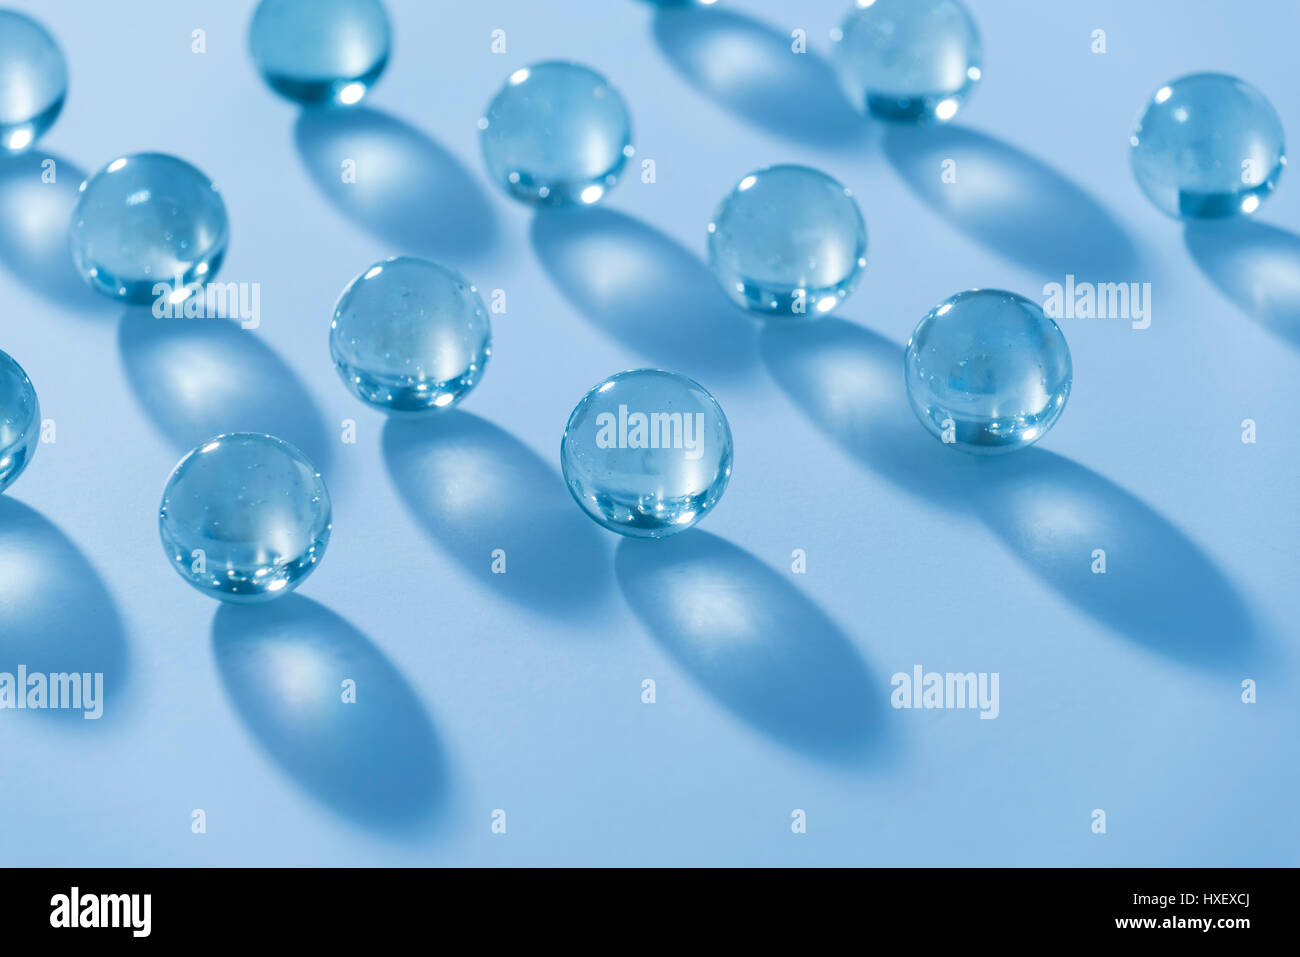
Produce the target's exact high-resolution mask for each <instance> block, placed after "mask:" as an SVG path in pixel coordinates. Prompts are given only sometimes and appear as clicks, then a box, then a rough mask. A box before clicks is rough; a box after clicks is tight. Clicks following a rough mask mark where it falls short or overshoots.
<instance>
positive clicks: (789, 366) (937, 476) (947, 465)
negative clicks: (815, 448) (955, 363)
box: [758, 316, 977, 509]
mask: <svg viewBox="0 0 1300 957" xmlns="http://www.w3.org/2000/svg"><path fill="white" fill-rule="evenodd" d="M758 341H759V355H760V356H761V357H762V359H763V364H764V365H765V366H766V367H767V371H768V373H769V374H770V375H771V376H772V378H773V380H774V381H775V382H776V384H777V385H778V386H779V387H780V388H781V390H782V391H783V392H785V393H786V395H787V396H789V398H790V400H791V401H792V402H793V403H794V405H795V407H796V408H798V409H799V410H800V411H801V412H803V413H804V415H806V416H807V417H808V419H809V420H810V421H811V422H812V423H813V424H814V425H815V426H816V427H817V428H819V429H821V430H822V432H824V433H825V434H826V435H827V436H828V437H829V438H831V439H832V440H833V441H835V442H837V443H838V444H839V445H840V446H841V447H842V448H843V449H844V450H845V451H846V452H848V453H849V454H850V455H852V456H853V457H854V458H856V459H858V460H859V461H860V462H861V463H862V464H864V465H866V466H867V467H868V468H870V469H871V470H872V471H873V472H875V473H877V474H878V475H880V476H881V477H883V478H885V479H888V480H889V481H891V482H893V483H894V484H895V485H897V486H898V487H899V488H901V489H904V490H906V491H908V492H911V493H912V494H914V495H918V496H920V497H922V498H924V499H925V500H926V501H928V502H929V503H930V504H933V505H938V506H941V507H944V508H950V509H962V508H966V507H968V506H969V504H970V492H969V489H968V488H967V482H968V481H969V477H970V474H971V473H972V471H973V470H974V469H975V468H976V467H977V462H976V460H975V459H974V457H973V456H967V455H954V454H953V452H952V450H951V449H945V448H943V447H942V446H941V445H939V444H938V443H937V442H935V440H934V438H933V437H932V436H931V435H930V434H929V433H928V432H926V431H925V429H924V427H923V426H922V425H921V424H920V423H919V422H918V421H917V419H916V414H915V413H914V412H913V411H912V407H911V405H910V404H909V403H908V401H907V387H906V384H905V381H904V375H903V350H902V348H900V347H899V346H898V345H896V344H895V343H893V342H892V341H890V340H889V339H886V338H885V337H884V336H881V335H879V334H878V333H875V332H872V331H871V330H869V329H866V328H864V327H862V326H859V325H857V324H855V323H852V322H849V321H847V320H844V319H839V318H836V317H834V316H828V317H825V318H822V319H817V320H816V321H813V322H801V323H783V324H778V323H769V324H768V325H767V326H765V327H764V328H763V331H762V332H761V333H760V334H759V340H758Z"/></svg>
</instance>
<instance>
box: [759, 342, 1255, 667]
mask: <svg viewBox="0 0 1300 957" xmlns="http://www.w3.org/2000/svg"><path fill="white" fill-rule="evenodd" d="M759 351H760V354H761V355H762V357H763V361H764V362H765V364H766V365H767V368H768V370H769V372H770V373H771V374H772V377H773V378H774V379H775V380H776V382H777V383H778V384H779V385H780V386H781V388H782V389H783V390H784V391H785V392H786V393H787V395H789V397H790V399H791V400H792V401H793V402H794V403H795V405H796V406H797V407H798V408H799V409H801V410H802V411H803V412H804V413H805V414H806V415H807V416H808V417H809V418H810V419H811V420H812V422H813V423H814V424H815V425H816V426H818V427H819V428H821V429H822V430H823V431H824V432H825V433H826V434H827V435H828V436H829V437H831V438H832V439H833V440H835V441H836V442H838V443H839V444H840V445H841V446H842V447H843V448H844V449H845V451H847V452H849V453H850V454H851V455H853V456H854V457H855V458H856V459H858V460H859V461H860V462H861V463H862V464H863V465H865V466H866V467H868V468H869V469H871V470H872V471H873V472H875V473H876V474H878V475H880V476H882V477H884V478H886V479H888V480H889V481H891V482H893V483H895V484H896V485H898V486H899V487H900V488H903V489H907V490H909V491H911V492H913V493H916V494H918V495H920V496H922V497H923V498H924V499H925V500H926V501H927V502H928V503H930V504H932V505H936V506H941V507H944V508H948V509H952V510H954V511H957V512H958V513H959V514H961V515H963V516H965V517H969V518H973V519H977V520H979V521H981V522H984V523H985V524H987V525H988V526H989V528H990V530H991V531H992V532H993V533H994V534H995V535H996V536H997V537H998V538H999V539H1000V540H1001V541H1002V542H1003V543H1004V544H1005V545H1006V546H1007V547H1008V548H1009V549H1010V550H1011V552H1012V553H1013V554H1014V555H1016V556H1017V557H1018V558H1019V559H1020V560H1021V561H1022V562H1023V563H1024V566H1025V567H1026V569H1028V570H1029V571H1030V572H1032V573H1033V574H1034V575H1035V576H1036V577H1037V578H1039V579H1041V580H1042V581H1043V582H1044V583H1045V584H1047V585H1049V586H1051V587H1052V588H1053V589H1055V590H1056V591H1057V592H1058V593H1059V594H1061V595H1062V596H1063V597H1064V598H1066V599H1067V600H1068V601H1070V602H1071V603H1072V604H1074V605H1075V606H1076V607H1078V608H1079V609H1080V610H1081V611H1083V612H1085V613H1087V614H1088V615H1090V616H1091V617H1092V618H1094V619H1095V620H1097V621H1098V622H1100V623H1101V624H1103V625H1105V626H1106V627H1108V628H1110V629H1112V630H1114V631H1116V632H1118V633H1119V634H1121V635H1124V636H1126V637H1128V638H1129V639H1131V640H1134V641H1136V642H1138V643H1140V644H1143V645H1145V646H1147V647H1150V648H1152V649H1154V650H1156V651H1158V652H1160V653H1162V654H1165V655H1168V656H1169V657H1171V658H1175V659H1179V660H1183V661H1187V662H1189V663H1192V664H1197V665H1201V666H1206V667H1215V666H1219V665H1226V664H1229V663H1231V662H1234V661H1237V660H1241V659H1243V658H1244V657H1245V656H1246V655H1247V653H1248V652H1249V651H1250V650H1251V647H1252V645H1253V643H1254V632H1255V626H1254V625H1253V624H1252V621H1251V616H1250V614H1249V610H1248V608H1247V607H1246V605H1245V603H1244V602H1243V601H1242V599H1241V597H1240V596H1239V595H1238V594H1237V592H1236V590H1235V589H1234V588H1233V586H1232V585H1231V583H1230V582H1229V581H1228V579H1227V578H1226V577H1225V576H1224V574H1223V573H1222V572H1221V571H1220V570H1219V568H1218V567H1217V565H1216V564H1215V563H1214V561H1213V560H1212V559H1211V558H1210V557H1209V556H1207V555H1206V554H1205V553H1204V552H1203V551H1202V550H1201V549H1200V548H1199V547H1198V546H1197V545H1196V544H1195V543H1194V542H1193V541H1192V540H1191V539H1189V538H1188V537H1187V536H1186V535H1184V534H1183V533H1182V532H1181V531H1179V530H1178V529H1177V528H1176V527H1174V526H1173V525H1172V524H1171V523H1170V522H1169V520H1168V519H1166V518H1164V517H1163V516H1162V515H1160V514H1159V513H1158V512H1156V511H1155V510H1154V509H1152V508H1150V507H1149V506H1147V505H1146V504H1145V503H1143V502H1142V501H1140V500H1139V499H1138V498H1136V497H1135V496H1133V495H1132V494H1131V493H1129V492H1127V491H1125V490H1124V489H1122V488H1120V487H1119V486H1117V485H1115V484H1114V483H1113V482H1111V481H1109V480H1108V479H1105V478H1103V477H1102V476H1100V475H1098V474H1096V473H1095V472H1092V471H1090V470H1089V469H1087V468H1085V467H1083V466H1081V465H1079V464H1077V463H1075V462H1072V461H1070V460H1069V459H1066V458H1063V457H1062V456H1059V455H1056V454H1054V453H1052V452H1049V451H1047V450H1046V449H1042V448H1030V449H1026V450H1024V451H1021V452H1016V453H1015V454H1013V455H1006V456H997V457H984V456H973V455H965V454H962V453H961V452H958V451H956V450H954V449H947V448H944V447H943V445H942V444H941V443H939V442H938V441H936V440H935V439H934V437H933V436H931V435H930V434H929V433H928V432H926V431H925V429H924V427H923V426H922V425H921V424H920V423H919V422H918V421H917V419H916V415H915V414H914V413H913V412H912V409H911V406H910V405H909V404H908V401H907V398H906V386H905V383H904V376H903V350H902V348H901V347H899V346H897V345H895V344H894V343H892V342H890V341H889V340H888V339H885V338H884V337H883V336H879V335H877V334H876V333H874V332H871V331H869V330H867V329H864V328H862V327H861V326H857V325H855V324H853V323H851V322H846V321H844V320H842V319H836V318H833V317H831V318H826V319H820V320H818V321H817V322H810V323H803V324H797V325H787V326H780V327H778V326H769V327H767V328H765V329H764V330H763V333H762V334H761V336H760V337H759ZM1096 548H1101V549H1104V550H1105V551H1106V554H1107V563H1108V571H1107V574H1105V575H1094V574H1093V573H1092V571H1091V564H1092V560H1093V559H1092V552H1093V549H1096Z"/></svg>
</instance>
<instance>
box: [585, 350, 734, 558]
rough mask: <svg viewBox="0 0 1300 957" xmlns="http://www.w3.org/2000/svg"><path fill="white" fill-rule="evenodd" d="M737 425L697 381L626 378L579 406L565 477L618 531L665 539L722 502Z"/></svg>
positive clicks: (670, 375)
mask: <svg viewBox="0 0 1300 957" xmlns="http://www.w3.org/2000/svg"><path fill="white" fill-rule="evenodd" d="M731 457H732V444H731V427H730V426H729V425H728V424H727V417H726V416H725V415H723V414H722V407H721V406H719V405H718V402H717V400H716V399H714V398H713V396H712V395H710V394H709V393H708V392H707V391H706V390H705V389H704V387H703V386H701V385H700V384H699V383H698V382H695V381H693V380H691V379H688V378H686V376H683V375H678V374H677V373H674V372H661V371H659V370H657V369H638V370H635V371H632V372H620V373H619V374H618V375H615V376H611V377H610V378H608V379H606V380H605V381H604V382H602V383H600V385H598V386H596V387H595V388H594V389H592V390H591V391H590V392H588V393H587V394H586V396H584V397H583V400H582V401H581V402H579V403H578V406H577V408H575V409H574V410H573V414H572V415H571V416H569V424H568V425H567V426H565V429H564V437H563V439H561V441H560V461H561V465H562V467H563V471H564V480H565V482H567V483H568V486H569V491H570V492H571V493H572V494H573V497H574V499H575V500H576V501H577V503H578V504H579V505H581V506H582V509H583V511H585V512H586V513H587V514H588V515H590V516H591V517H592V518H593V519H595V520H596V521H597V522H599V523H600V524H601V525H604V526H605V527H606V528H608V529H610V530H611V531H615V532H618V533H619V534H621V535H628V536H630V537H633V538H664V537H666V536H668V535H674V534H676V533H678V532H682V531H685V530H686V529H688V528H690V527H691V526H692V525H694V524H695V523H696V522H698V521H699V520H700V519H701V518H703V517H704V515H705V514H706V513H707V512H708V511H709V510H710V509H711V508H713V506H714V505H716V504H717V503H718V499H720V498H721V497H722V493H723V491H724V490H725V489H726V487H727V481H728V480H729V479H730V478H731Z"/></svg>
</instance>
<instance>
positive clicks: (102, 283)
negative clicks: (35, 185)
mask: <svg viewBox="0 0 1300 957" xmlns="http://www.w3.org/2000/svg"><path fill="white" fill-rule="evenodd" d="M229 237H230V227H229V220H228V219H227V217H226V204H225V203H224V202H223V201H222V199H221V194H220V193H219V192H217V188H216V187H215V186H214V185H212V181H211V180H209V179H208V178H207V177H206V176H204V175H203V174H202V173H201V172H199V171H198V170H197V169H195V168H194V167H193V166H191V165H190V164H189V163H187V162H185V161H184V160H182V159H177V158H176V157H175V156H168V155H167V154H165V153H136V154H134V155H133V156H122V157H119V158H118V159H115V160H113V162H111V163H109V164H108V165H107V166H105V167H104V168H103V169H101V170H100V171H99V172H98V173H96V174H94V175H93V176H91V177H90V178H89V179H87V180H86V181H85V182H84V183H82V184H81V193H80V195H79V196H78V198H77V205H76V208H75V209H74V210H73V213H72V227H71V244H72V256H73V259H74V260H75V262H76V264H77V269H78V271H79V272H80V273H81V275H82V276H84V277H85V279H86V281H87V282H88V283H90V285H91V287H92V288H94V289H97V290H99V291H100V292H102V293H103V294H104V295H106V296H111V297H113V298H114V299H122V300H125V301H127V302H134V303H145V302H151V301H152V300H153V299H155V298H157V296H158V295H159V294H160V290H159V289H158V288H155V287H157V286H158V284H159V283H167V284H169V285H171V284H174V283H175V282H176V280H177V279H179V280H180V281H181V283H183V284H185V285H189V284H190V283H193V282H207V281H209V280H211V279H212V277H213V276H215V275H216V272H217V269H219V268H220V266H221V259H222V257H223V256H224V255H225V252H226V243H227V242H228V241H229Z"/></svg>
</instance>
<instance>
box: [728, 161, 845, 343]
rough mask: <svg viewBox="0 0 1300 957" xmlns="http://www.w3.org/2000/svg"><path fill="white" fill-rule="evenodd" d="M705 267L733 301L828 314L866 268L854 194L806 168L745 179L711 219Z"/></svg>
mask: <svg viewBox="0 0 1300 957" xmlns="http://www.w3.org/2000/svg"><path fill="white" fill-rule="evenodd" d="M709 265H710V266H711V267H712V268H713V274H714V275H715V276H717V278H718V282H720V283H721V284H722V288H723V289H724V290H725V291H726V293H727V295H728V296H730V297H731V298H732V299H733V300H734V301H735V302H736V303H737V304H738V305H740V306H743V307H744V308H747V309H752V310H754V311H755V312H761V313H766V314H769V315H776V316H785V317H788V318H794V319H802V318H807V317H809V316H819V315H822V314H824V313H828V312H830V311H831V310H832V309H834V308H835V307H836V306H838V305H839V304H840V302H841V301H843V300H844V299H845V298H846V297H847V296H848V295H849V293H851V292H852V291H853V289H854V287H856V286H857V284H858V277H859V275H860V274H861V272H862V270H863V268H864V267H865V266H866V265H867V226H866V223H864V222H863V220H862V212H861V211H860V210H859V209H858V204H857V201H856V200H854V198H853V194H852V193H851V192H849V190H847V189H846V188H845V187H844V186H843V185H841V184H840V183H838V182H836V181H835V180H833V179H831V177H829V176H827V175H826V174H825V173H822V172H820V171H818V170H815V169H811V168H809V167H807V166H770V167H768V168H767V169H761V170H756V171H755V172H753V173H750V174H749V175H748V176H746V177H745V178H744V179H742V180H741V181H740V182H739V183H738V184H737V185H736V188H735V189H733V190H732V191H731V193H730V194H728V196H727V197H726V199H724V200H723V201H722V202H721V203H720V204H719V205H718V208H717V211H716V212H714V214H713V221H712V222H710V223H709Z"/></svg>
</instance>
